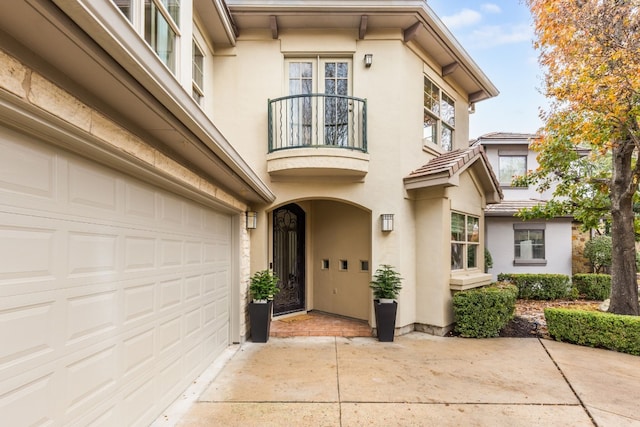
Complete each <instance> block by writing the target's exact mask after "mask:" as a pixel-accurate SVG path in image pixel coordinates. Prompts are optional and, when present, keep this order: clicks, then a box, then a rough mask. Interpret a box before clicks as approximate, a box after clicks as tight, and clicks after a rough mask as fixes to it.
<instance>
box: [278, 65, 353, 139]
mask: <svg viewBox="0 0 640 427" xmlns="http://www.w3.org/2000/svg"><path fill="white" fill-rule="evenodd" d="M350 65H351V61H349V60H346V59H331V58H314V59H300V60H298V59H290V60H287V69H288V70H287V72H288V82H289V95H302V96H301V97H299V98H295V99H294V100H292V102H291V105H290V107H289V108H288V110H289V115H290V120H289V124H288V128H289V129H288V130H289V134H290V136H291V141H292V142H293V143H294V145H315V144H318V145H336V146H347V145H349V141H350V138H352V137H353V136H352V135H350V133H349V132H350V130H352V129H353V108H351V107H352V106H353V104H352V103H351V102H350V101H349V99H347V98H346V97H347V96H349V95H350V92H351V89H350V87H349V86H350V80H351V71H350V68H351V67H350ZM312 94H324V95H329V96H324V97H319V98H318V97H313V96H304V95H312ZM317 121H320V123H315V122H317ZM350 125H351V126H350ZM314 129H316V130H315V131H314ZM316 139H317V140H316Z"/></svg>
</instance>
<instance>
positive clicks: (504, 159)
mask: <svg viewBox="0 0 640 427" xmlns="http://www.w3.org/2000/svg"><path fill="white" fill-rule="evenodd" d="M499 162H500V163H499V175H500V178H499V179H500V185H501V186H504V187H510V186H512V184H511V181H513V178H514V177H516V176H523V175H525V174H526V173H527V156H526V155H500V156H499Z"/></svg>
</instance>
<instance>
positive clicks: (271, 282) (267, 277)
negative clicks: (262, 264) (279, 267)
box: [249, 270, 280, 301]
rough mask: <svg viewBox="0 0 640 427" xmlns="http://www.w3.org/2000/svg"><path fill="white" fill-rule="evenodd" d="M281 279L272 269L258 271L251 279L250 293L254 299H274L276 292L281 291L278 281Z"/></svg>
mask: <svg viewBox="0 0 640 427" xmlns="http://www.w3.org/2000/svg"><path fill="white" fill-rule="evenodd" d="M279 280H280V279H279V278H278V276H276V275H275V274H274V273H273V272H272V271H271V270H261V271H256V272H255V273H254V274H253V276H251V279H250V285H249V293H251V298H252V299H253V300H254V301H267V300H273V297H274V295H275V294H277V293H278V292H280V289H278V281H279Z"/></svg>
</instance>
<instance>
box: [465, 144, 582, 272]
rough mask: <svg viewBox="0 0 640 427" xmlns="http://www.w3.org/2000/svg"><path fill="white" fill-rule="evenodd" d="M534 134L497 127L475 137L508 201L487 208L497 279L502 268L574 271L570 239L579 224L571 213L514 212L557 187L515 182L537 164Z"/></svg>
mask: <svg viewBox="0 0 640 427" xmlns="http://www.w3.org/2000/svg"><path fill="white" fill-rule="evenodd" d="M536 137H537V136H536V135H535V134H525V133H508V132H494V133H489V134H486V135H483V136H481V137H479V138H478V139H476V140H474V141H473V142H472V144H471V146H482V147H484V150H485V153H486V155H487V157H488V159H489V162H490V164H491V166H492V168H493V170H494V171H496V174H497V175H498V179H499V182H500V187H501V188H502V193H503V195H504V200H503V201H502V202H501V203H499V204H494V205H490V206H487V208H486V210H485V226H486V237H485V238H486V248H487V249H488V250H489V252H490V253H491V257H492V260H493V267H492V269H491V273H492V274H493V278H494V280H495V279H496V277H497V275H498V274H500V273H557V274H566V275H569V276H570V275H571V274H572V253H573V252H574V248H573V244H572V241H573V240H574V237H575V236H578V233H579V227H578V226H577V225H574V224H573V218H572V217H557V218H553V219H550V220H544V219H539V220H528V221H523V220H522V219H521V218H519V217H516V216H515V214H516V213H517V212H518V211H519V210H520V209H522V208H529V207H533V206H536V205H539V204H543V203H545V202H546V201H547V200H550V199H551V196H552V193H553V188H551V189H549V190H546V191H543V192H540V191H538V190H537V189H536V188H533V187H520V186H515V185H514V184H513V182H512V181H513V178H514V177H515V176H523V175H525V173H526V172H527V171H528V170H535V169H536V168H537V167H538V162H537V159H536V157H537V153H536V152H534V151H533V150H531V149H530V148H529V147H530V144H531V142H532V141H533V140H534V139H535V138H536Z"/></svg>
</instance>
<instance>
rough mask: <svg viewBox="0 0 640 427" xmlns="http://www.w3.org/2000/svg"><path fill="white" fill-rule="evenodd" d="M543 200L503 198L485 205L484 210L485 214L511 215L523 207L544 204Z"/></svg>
mask: <svg viewBox="0 0 640 427" xmlns="http://www.w3.org/2000/svg"><path fill="white" fill-rule="evenodd" d="M545 203H546V201H545V200H538V199H527V200H503V201H502V202H500V203H496V204H493V205H487V207H486V208H485V210H484V212H485V214H486V215H487V216H513V215H514V214H515V213H516V212H518V211H519V210H520V209H523V208H532V207H534V206H538V205H544V204H545Z"/></svg>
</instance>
